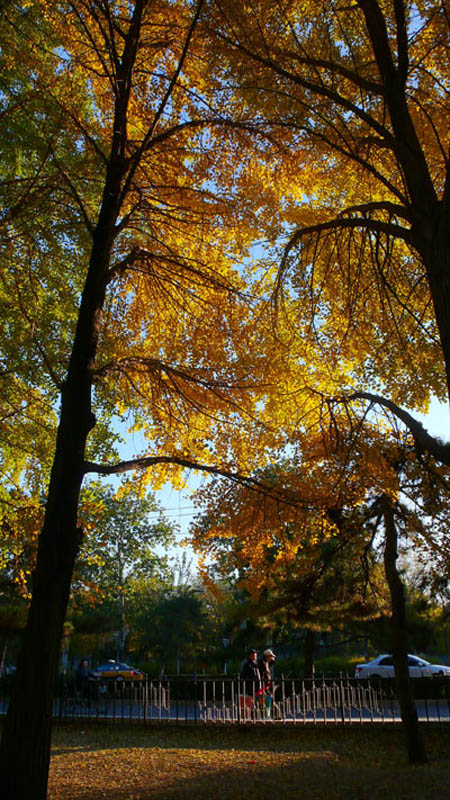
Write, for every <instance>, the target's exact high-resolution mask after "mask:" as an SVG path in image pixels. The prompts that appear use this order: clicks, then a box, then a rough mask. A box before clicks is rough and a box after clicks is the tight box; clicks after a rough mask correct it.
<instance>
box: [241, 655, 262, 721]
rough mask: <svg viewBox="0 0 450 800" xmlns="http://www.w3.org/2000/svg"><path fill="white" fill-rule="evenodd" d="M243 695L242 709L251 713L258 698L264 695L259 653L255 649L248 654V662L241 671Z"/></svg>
mask: <svg viewBox="0 0 450 800" xmlns="http://www.w3.org/2000/svg"><path fill="white" fill-rule="evenodd" d="M240 677H241V680H242V695H241V699H240V705H241V709H242V710H243V711H244V712H246V713H249V712H250V711H251V710H252V709H253V708H254V707H255V700H256V698H257V697H258V696H259V695H261V693H262V681H261V674H260V671H259V666H258V651H257V650H254V649H253V648H252V649H251V650H249V651H248V653H247V660H246V661H245V663H244V665H243V667H242V669H241V675H240Z"/></svg>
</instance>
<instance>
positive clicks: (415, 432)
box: [332, 392, 450, 466]
mask: <svg viewBox="0 0 450 800" xmlns="http://www.w3.org/2000/svg"><path fill="white" fill-rule="evenodd" d="M332 399H333V400H334V401H335V402H337V403H349V402H351V401H352V400H368V401H369V402H370V403H375V404H377V405H379V406H382V407H383V408H387V409H388V410H389V411H391V412H392V413H393V414H394V415H395V416H396V417H397V418H398V419H399V420H401V422H403V424H404V425H406V427H407V428H408V430H409V431H410V433H411V434H412V436H413V438H414V442H415V444H416V447H417V449H418V450H419V451H422V452H427V453H430V455H432V456H433V458H435V459H436V461H439V462H440V463H442V464H445V465H446V466H450V443H449V444H444V443H443V442H442V441H440V439H437V438H435V437H434V436H431V435H430V434H429V433H428V431H427V430H425V428H424V427H423V425H422V423H420V422H419V421H418V420H417V419H415V418H414V417H413V416H412V415H411V414H409V412H408V411H405V410H404V409H403V408H400V406H398V405H397V404H396V403H394V402H393V401H392V400H389V399H388V398H386V397H382V396H381V395H378V394H372V392H353V393H352V394H348V395H342V396H341V397H334V398H332Z"/></svg>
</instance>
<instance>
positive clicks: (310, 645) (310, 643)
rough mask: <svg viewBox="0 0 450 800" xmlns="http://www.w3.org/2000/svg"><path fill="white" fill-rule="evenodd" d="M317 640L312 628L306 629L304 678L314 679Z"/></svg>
mask: <svg viewBox="0 0 450 800" xmlns="http://www.w3.org/2000/svg"><path fill="white" fill-rule="evenodd" d="M316 639H317V634H316V632H315V631H312V630H311V628H306V636H305V648H304V661H305V663H304V667H303V677H304V678H305V679H307V678H313V677H314V658H315V653H316Z"/></svg>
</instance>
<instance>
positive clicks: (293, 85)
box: [209, 0, 450, 464]
mask: <svg viewBox="0 0 450 800" xmlns="http://www.w3.org/2000/svg"><path fill="white" fill-rule="evenodd" d="M209 13H210V24H211V31H212V35H215V37H216V42H217V48H216V50H215V51H214V55H212V56H211V57H212V58H214V57H215V58H216V60H217V61H220V62H221V63H224V64H227V65H228V73H227V74H228V76H229V80H230V81H231V80H232V81H234V84H237V86H238V88H239V94H238V97H239V100H238V101H237V102H238V103H242V102H245V103H247V105H248V107H249V108H253V109H254V113H255V114H258V115H260V116H261V118H263V119H265V120H266V121H267V123H268V124H269V123H274V122H275V121H277V123H278V133H276V132H275V130H274V135H275V136H278V138H279V140H280V141H281V142H285V151H284V152H283V155H282V158H283V162H284V163H286V161H289V163H290V165H291V171H290V173H289V175H288V176H287V179H286V173H285V172H282V173H281V174H280V182H281V184H282V187H281V192H282V194H283V203H282V215H281V218H280V217H279V218H278V229H277V228H276V227H274V229H273V230H272V236H273V239H274V240H275V238H276V236H277V235H278V240H279V242H280V246H279V248H278V259H279V272H278V283H277V289H278V300H279V302H280V303H281V300H282V293H283V291H284V292H285V295H286V296H287V297H289V298H292V297H293V296H296V297H298V299H299V321H301V324H302V328H303V330H304V320H305V319H306V317H307V316H308V317H309V321H310V336H311V337H312V338H314V339H315V341H316V343H317V344H318V345H319V346H320V348H321V350H322V357H323V359H325V360H327V362H328V363H329V364H330V365H331V366H332V365H333V364H334V363H336V362H339V361H347V362H348V363H350V362H351V363H352V366H353V370H352V372H351V375H352V379H351V380H349V379H348V378H347V382H346V383H345V384H343V385H342V386H341V391H340V392H338V393H337V394H336V395H335V399H336V401H337V402H346V403H347V406H348V408H349V409H350V413H352V411H353V410H356V413H359V409H360V408H361V405H363V406H366V407H367V401H368V403H369V404H370V403H372V404H373V403H376V404H381V405H382V406H383V407H384V408H386V409H387V410H389V412H392V413H394V414H396V415H397V417H398V418H400V419H401V420H402V422H404V423H405V424H406V425H407V426H408V427H409V429H410V430H411V432H412V434H413V435H414V437H415V438H416V440H417V442H418V445H419V446H420V447H422V448H424V449H428V450H429V451H430V452H432V453H434V455H435V457H436V458H439V459H440V460H441V461H442V462H443V463H446V464H449V463H450V458H449V449H448V446H446V445H445V444H443V443H442V442H440V441H439V440H438V439H435V438H433V437H430V436H428V435H427V433H426V432H425V431H424V430H423V428H422V427H421V425H420V424H419V423H418V422H417V421H416V420H415V419H414V417H413V416H412V415H411V413H409V412H408V410H407V409H408V408H409V409H413V408H415V409H418V410H424V409H425V408H426V406H427V403H428V400H429V396H430V394H434V395H435V396H437V397H438V398H439V399H441V400H444V398H445V397H446V396H447V397H448V392H449V389H450V290H449V286H450V284H449V281H450V266H449V264H450V240H449V229H450V226H449V208H450V205H449V198H450V194H449V192H450V181H449V173H448V152H449V118H450V108H449V87H448V63H449V53H450V27H449V19H448V13H447V9H446V7H445V4H443V3H441V2H440V0H423V2H413V0H391V1H390V2H387V3H380V2H378V0H354V2H350V3H341V2H339V1H337V2H302V3H298V2H294V0H281V2H279V1H278V0H277V2H271V0H260V2H255V3H252V4H251V5H250V4H247V3H240V2H239V3H238V2H234V0H217V1H216V2H214V3H213V4H211V6H210V7H209ZM276 222H277V221H276V220H275V226H276ZM276 256H277V253H275V257H276ZM331 396H332V395H331V393H329V394H328V397H331Z"/></svg>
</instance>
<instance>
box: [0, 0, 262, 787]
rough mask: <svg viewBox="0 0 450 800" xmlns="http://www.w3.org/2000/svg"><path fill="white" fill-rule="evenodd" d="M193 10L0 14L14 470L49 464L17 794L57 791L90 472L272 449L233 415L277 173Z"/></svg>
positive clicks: (67, 5)
mask: <svg viewBox="0 0 450 800" xmlns="http://www.w3.org/2000/svg"><path fill="white" fill-rule="evenodd" d="M202 11H203V2H202V0H199V2H198V3H191V2H189V0H186V2H184V0H181V1H180V2H170V0H169V1H167V2H165V1H164V0H163V1H162V2H161V1H160V0H159V1H158V2H148V1H147V0H134V2H127V1H126V0H111V1H110V2H103V0H68V1H67V2H62V3H59V4H57V5H55V4H54V3H52V2H34V0H30V2H27V3H24V4H21V3H16V2H14V0H10V2H7V3H6V7H5V13H4V14H3V15H2V18H1V32H0V35H1V42H2V51H1V57H2V63H3V66H4V71H3V82H2V87H1V97H0V102H1V111H2V114H1V123H2V125H3V129H4V132H6V138H7V140H8V141H9V142H10V149H9V151H8V150H6V151H5V159H6V160H8V156H9V155H11V159H10V160H8V167H7V168H6V169H5V173H4V174H5V180H4V181H3V182H2V185H1V191H2V202H3V209H4V213H3V216H2V220H1V231H0V234H1V236H2V259H3V261H2V265H4V267H5V272H6V277H5V278H2V281H3V282H2V287H3V295H2V303H3V306H4V308H5V312H6V313H5V316H4V317H3V321H2V324H3V322H4V327H3V329H2V347H3V355H2V369H3V378H4V379H5V382H7V381H9V386H10V387H12V388H11V392H12V391H13V389H14V392H15V394H14V396H11V400H10V401H8V402H9V407H8V408H9V410H10V411H11V418H8V419H7V417H8V408H7V409H6V412H5V420H6V424H7V425H9V429H10V430H12V426H13V425H15V426H16V432H17V436H18V437H19V441H20V437H21V435H22V432H24V424H25V421H26V420H27V419H29V412H30V409H31V410H32V412H33V422H34V423H35V424H36V428H38V423H43V424H44V426H45V436H46V437H47V438H45V437H41V436H40V435H36V436H35V431H34V430H33V431H31V432H30V438H29V440H28V441H29V450H30V451H31V452H30V454H29V457H28V459H26V460H25V462H24V467H23V470H26V469H27V467H28V464H29V463H32V461H33V455H34V454H33V447H34V442H37V443H41V444H42V443H44V442H45V445H46V447H47V446H48V450H47V449H46V453H47V454H48V462H47V465H44V468H43V471H42V477H40V481H41V484H42V483H44V482H45V480H46V467H47V469H49V480H48V487H47V488H46V506H45V516H44V521H43V526H42V530H41V532H40V535H39V546H38V553H37V563H36V568H35V570H34V574H33V582H32V600H31V605H30V613H29V616H28V622H27V627H26V630H25V634H24V641H23V648H22V653H21V656H20V659H19V662H18V665H17V678H16V681H15V685H14V691H13V694H12V697H11V702H10V706H9V711H8V716H7V719H6V722H5V726H4V730H3V737H2V746H1V767H2V788H3V793H4V796H5V797H7V798H14V800H20V799H21V798H27V800H32V798H40V799H42V798H44V797H45V795H46V786H47V775H48V765H49V750H50V729H51V709H52V695H53V690H54V685H55V678H56V673H57V668H58V660H59V648H60V642H61V636H62V631H63V624H64V618H65V614H66V608H67V602H68V599H69V595H70V584H71V579H72V574H73V569H74V563H75V559H76V557H77V553H78V550H79V547H80V544H81V541H82V529H81V527H79V522H78V521H77V512H78V505H79V497H80V489H81V485H82V481H83V478H84V477H85V476H86V475H87V474H89V473H93V472H97V473H98V474H101V475H105V474H113V473H119V472H122V471H124V470H129V469H132V468H142V469H148V468H150V467H153V470H152V477H153V481H154V484H155V485H156V484H157V483H158V481H162V480H165V479H166V478H167V477H172V478H173V479H176V471H177V470H178V471H179V469H180V468H183V467H193V468H196V467H201V468H204V469H206V470H210V471H214V470H219V471H222V472H223V473H224V474H225V473H227V474H228V473H230V471H231V469H232V468H231V466H230V465H231V464H232V463H233V464H234V463H238V461H239V460H240V461H241V463H242V465H243V466H244V467H245V465H246V464H247V463H248V460H249V459H251V458H252V456H254V454H255V452H256V451H257V449H258V447H259V445H260V443H259V441H258V440H257V441H253V439H252V437H251V436H248V435H245V434H244V433H243V428H242V419H249V420H250V419H254V416H255V409H256V408H257V405H258V402H259V401H260V399H261V397H262V393H263V392H264V391H266V390H262V389H261V388H260V386H259V381H258V379H257V375H256V374H254V370H253V368H254V353H253V349H252V348H251V347H250V348H249V347H248V345H249V342H251V341H252V340H253V342H254V343H255V344H256V343H257V342H256V340H255V332H254V330H253V327H252V310H251V308H250V305H249V298H248V297H247V294H246V292H247V290H248V285H247V282H246V280H245V269H246V264H245V263H244V261H243V259H245V258H246V257H247V256H248V247H249V245H250V244H251V242H252V241H253V239H254V238H255V237H257V235H258V233H259V232H260V230H262V228H263V227H264V224H265V222H266V221H267V203H266V205H265V206H264V204H263V205H261V209H260V212H259V213H256V210H255V209H256V208H257V204H256V206H253V202H252V197H253V196H257V195H258V191H257V190H258V187H259V185H260V174H259V173H260V170H259V168H257V169H256V170H254V172H252V169H251V168H250V167H251V164H253V159H254V158H256V160H257V161H256V163H258V155H257V153H258V151H259V152H260V156H261V163H264V164H266V167H265V169H266V170H269V171H270V169H271V166H270V164H271V162H270V157H269V150H270V147H271V146H272V145H271V142H270V138H268V137H267V136H266V135H265V134H264V132H261V131H260V130H258V126H257V125H255V123H254V120H253V116H252V114H251V113H249V112H248V111H246V110H245V109H244V108H243V109H242V110H241V113H240V115H237V116H234V117H231V116H230V115H229V113H228V103H229V90H228V88H227V87H226V86H225V84H224V82H223V80H222V79H221V76H220V75H219V74H217V73H211V72H210V70H209V63H208V59H207V58H206V57H205V52H206V43H205V42H206V40H205V38H204V35H203V29H202V28H201V26H200V17H201V14H202ZM219 131H220V135H219ZM254 137H256V138H254ZM250 141H251V142H252V151H251V153H250V148H249V147H248V144H249V142H250ZM271 194H272V195H274V192H273V191H272V192H271ZM266 199H267V198H266ZM234 263H238V264H239V263H241V264H242V268H241V269H239V270H236V269H233V264H234ZM6 314H7V316H6ZM11 334H13V336H12V338H11ZM255 352H256V348H255ZM10 353H11V354H12V358H13V361H12V369H11V370H10V369H8V360H9V354H10ZM260 362H261V363H262V359H260ZM10 373H14V375H15V376H16V385H15V386H13V383H12V378H11V374H10ZM10 378H11V381H10ZM24 398H25V399H24ZM30 398H31V399H30ZM56 414H57V415H58V424H57V428H56V425H55V415H56ZM114 415H115V418H116V420H117V419H118V420H120V421H122V422H128V427H129V428H133V427H135V428H139V429H140V430H141V431H143V432H144V434H145V436H146V437H147V440H148V443H149V444H148V449H147V452H146V453H145V454H144V455H145V457H138V454H136V457H132V458H129V459H128V460H126V461H124V460H120V459H119V458H118V456H117V455H116V454H117V448H116V441H117V435H116V433H115V431H114V428H111V426H109V425H108V422H109V421H110V420H111V419H112V418H113V417H114ZM233 430H234V431H235V432H236V438H235V440H233V437H232V431H233ZM23 438H24V439H25V433H24V436H23ZM232 443H233V444H232ZM35 455H36V456H37V453H36V454H35ZM170 466H172V467H173V469H172V472H171V471H170ZM23 470H22V474H25V473H24V472H23ZM142 481H145V478H144V477H143V478H142ZM135 489H136V491H139V490H140V489H139V481H138V480H137V481H136V484H135ZM36 664H38V665H39V669H38V670H37V669H36ZM25 731H26V736H25V737H24V732H25Z"/></svg>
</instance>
